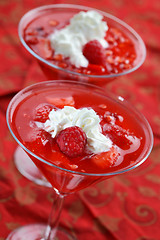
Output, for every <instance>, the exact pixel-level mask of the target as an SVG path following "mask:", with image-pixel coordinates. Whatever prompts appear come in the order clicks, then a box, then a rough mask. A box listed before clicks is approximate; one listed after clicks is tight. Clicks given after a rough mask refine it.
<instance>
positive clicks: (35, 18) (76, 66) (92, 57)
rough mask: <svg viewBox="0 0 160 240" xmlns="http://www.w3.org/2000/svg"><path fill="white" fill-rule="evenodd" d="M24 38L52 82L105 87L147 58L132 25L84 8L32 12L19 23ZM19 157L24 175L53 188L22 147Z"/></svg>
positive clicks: (65, 6) (61, 7)
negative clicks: (64, 80) (67, 81)
mask: <svg viewBox="0 0 160 240" xmlns="http://www.w3.org/2000/svg"><path fill="white" fill-rule="evenodd" d="M19 37H20V40H21V43H22V44H23V46H24V47H25V49H26V50H27V51H28V53H30V54H31V55H32V56H33V58H35V59H36V60H37V61H38V63H39V65H40V67H41V68H42V70H43V72H44V74H45V76H46V77H47V78H48V79H50V80H58V79H66V80H68V79H72V80H74V81H80V82H88V83H91V84H95V85H99V86H101V87H104V86H105V85H106V84H107V83H109V82H110V81H112V80H114V79H115V78H117V77H119V76H122V75H125V74H128V73H130V72H133V71H135V70H136V69H137V68H139V67H140V66H141V64H142V63H143V62H144V59H145V56H146V49H145V45H144V43H143V41H142V39H141V37H140V36H139V35H138V34H137V33H136V32H135V31H134V30H133V29H132V28H131V27H130V26H128V25H127V24H126V23H124V22H123V21H121V20H120V19H118V18H116V17H114V16H112V15H110V14H108V13H105V12H102V11H99V10H97V9H93V8H89V7H84V6H79V5H72V4H54V5H46V6H42V7H38V8H35V9H33V10H31V11H29V12H27V13H26V14H25V15H24V16H23V17H22V19H21V21H20V23H19ZM14 157H15V162H16V166H17V168H18V169H19V171H20V172H21V173H22V174H23V175H25V176H26V177H27V178H29V179H30V180H32V181H34V182H36V183H38V184H42V185H46V184H47V185H48V183H47V182H46V181H43V178H42V176H41V174H40V173H39V171H38V170H37V169H35V168H34V165H33V164H32V163H31V162H30V163H29V161H28V160H27V161H25V159H26V158H27V155H26V154H25V153H24V152H22V150H21V148H17V151H16V152H15V156H14ZM22 160H23V164H22ZM27 163H28V164H27ZM31 164H32V165H31Z"/></svg>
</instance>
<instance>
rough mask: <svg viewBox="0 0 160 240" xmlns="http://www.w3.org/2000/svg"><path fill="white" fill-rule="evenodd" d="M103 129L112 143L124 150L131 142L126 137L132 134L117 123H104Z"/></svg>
mask: <svg viewBox="0 0 160 240" xmlns="http://www.w3.org/2000/svg"><path fill="white" fill-rule="evenodd" d="M103 130H104V132H105V134H107V135H108V136H109V138H110V139H111V140H112V142H113V143H114V144H116V145H117V146H118V147H120V148H122V149H124V150H127V149H129V148H130V146H131V145H132V144H133V143H132V142H131V140H129V138H128V136H132V134H131V133H129V132H128V131H127V130H125V129H123V128H122V127H120V126H118V125H104V129H103Z"/></svg>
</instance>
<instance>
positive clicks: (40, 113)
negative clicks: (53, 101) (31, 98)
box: [34, 104, 54, 123]
mask: <svg viewBox="0 0 160 240" xmlns="http://www.w3.org/2000/svg"><path fill="white" fill-rule="evenodd" d="M53 108H54V107H53V106H52V105H49V104H40V105H39V106H38V107H37V108H36V111H35V116H34V121H37V122H42V123H44V122H45V121H46V120H47V119H48V115H49V113H50V111H52V109H53Z"/></svg>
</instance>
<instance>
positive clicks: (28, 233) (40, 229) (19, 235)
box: [6, 224, 76, 240]
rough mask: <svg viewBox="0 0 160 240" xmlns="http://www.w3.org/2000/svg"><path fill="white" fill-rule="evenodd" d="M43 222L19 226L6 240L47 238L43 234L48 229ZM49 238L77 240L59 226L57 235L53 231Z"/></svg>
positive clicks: (50, 239) (40, 239)
mask: <svg viewBox="0 0 160 240" xmlns="http://www.w3.org/2000/svg"><path fill="white" fill-rule="evenodd" d="M46 227H47V226H46V225H43V224H31V225H27V226H24V227H20V228H17V229H16V230H14V231H13V232H11V233H10V234H9V236H8V237H7V239H6V240H42V239H43V240H45V239H44V238H43V234H44V232H45V229H46ZM49 240H76V239H75V238H74V237H72V236H71V235H69V234H68V233H67V232H66V231H65V230H63V229H61V228H58V230H57V232H56V236H54V233H53V234H52V233H51V236H50V238H49Z"/></svg>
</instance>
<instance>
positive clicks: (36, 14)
mask: <svg viewBox="0 0 160 240" xmlns="http://www.w3.org/2000/svg"><path fill="white" fill-rule="evenodd" d="M89 10H95V9H93V8H89V7H85V6H80V5H73V4H54V5H46V6H42V7H38V8H35V9H32V10H30V11H29V12H27V13H26V14H25V15H24V16H23V17H22V19H21V20H20V23H19V27H18V32H19V38H20V41H21V43H22V45H23V46H24V48H25V49H26V50H27V52H28V53H29V54H31V56H32V57H33V58H34V59H36V60H37V61H38V63H39V66H40V67H41V69H42V71H43V72H44V74H45V76H46V78H47V79H49V80H58V79H66V80H68V79H71V80H74V81H80V82H88V83H91V84H95V85H98V86H101V87H103V88H105V85H106V84H108V83H109V82H111V81H113V80H114V79H116V78H117V77H119V76H122V75H126V74H128V73H131V72H133V71H135V70H136V69H138V68H139V67H140V66H141V65H142V64H143V62H144V60H145V57H146V48H145V45H144V42H143V40H142V39H141V37H140V36H139V35H138V34H137V33H136V32H135V30H134V29H132V28H131V27H130V26H129V25H127V24H126V23H125V22H123V21H122V20H120V19H118V18H116V17H115V16H113V15H111V14H108V13H105V12H102V11H99V10H97V9H96V11H98V12H99V13H100V14H101V15H102V16H103V18H104V21H106V22H107V24H108V25H109V26H112V27H115V28H118V29H120V30H121V31H122V32H123V33H124V34H125V35H126V36H127V37H129V39H131V41H132V42H133V43H134V46H135V50H136V59H135V61H134V65H133V67H131V68H130V69H126V70H124V71H123V72H121V73H114V74H104V75H98V74H97V75H88V74H82V73H78V72H76V71H70V70H67V69H65V68H62V67H59V66H57V65H55V64H53V63H52V62H51V61H49V60H46V59H44V58H42V57H41V56H40V55H39V54H37V53H36V52H34V51H33V50H32V48H31V47H30V46H29V45H28V44H27V43H26V41H25V36H24V30H25V29H26V28H27V27H28V25H29V24H30V23H31V22H32V21H34V19H38V18H41V16H43V15H45V14H47V15H51V14H52V16H53V19H57V18H58V19H59V16H61V17H60V18H63V15H64V18H67V19H70V18H71V17H72V16H73V15H75V14H77V13H78V12H80V11H89ZM35 27H36V26H35ZM37 27H38V26H37ZM14 159H15V164H16V167H17V168H18V170H19V171H20V172H21V174H22V175H24V176H25V177H26V178H28V179H29V180H31V181H33V182H35V183H37V184H40V185H44V186H48V187H49V186H50V184H49V183H48V182H47V181H46V180H45V178H44V177H43V176H42V174H41V173H40V172H39V170H38V169H37V168H36V166H35V164H34V163H32V161H29V159H28V156H27V154H26V153H25V152H24V151H23V149H22V148H21V147H18V148H17V149H16V151H15V154H14Z"/></svg>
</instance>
